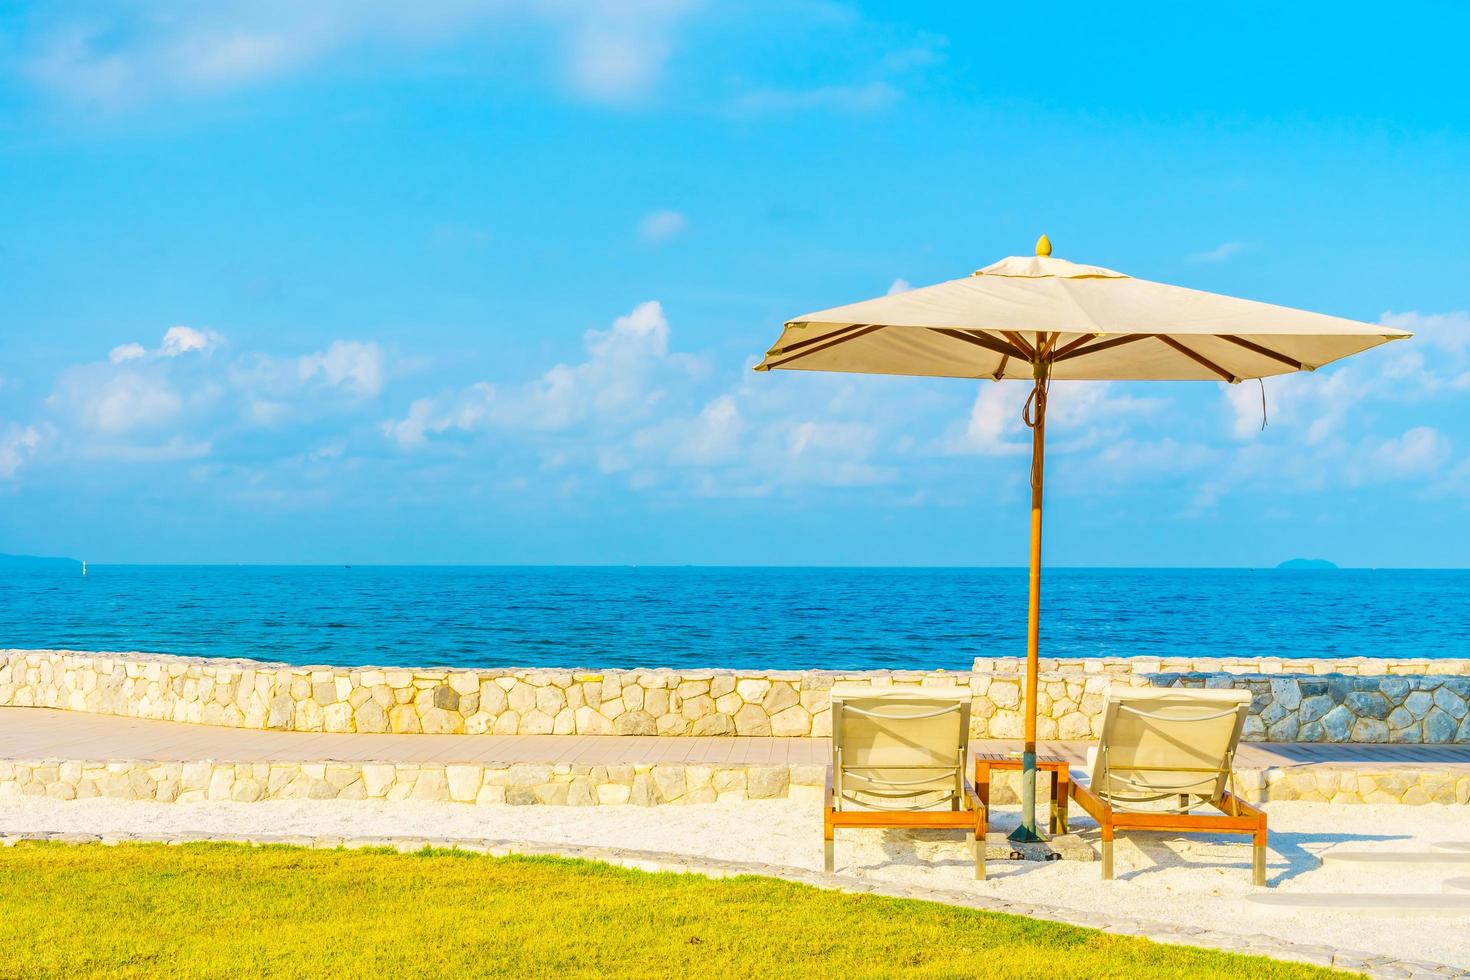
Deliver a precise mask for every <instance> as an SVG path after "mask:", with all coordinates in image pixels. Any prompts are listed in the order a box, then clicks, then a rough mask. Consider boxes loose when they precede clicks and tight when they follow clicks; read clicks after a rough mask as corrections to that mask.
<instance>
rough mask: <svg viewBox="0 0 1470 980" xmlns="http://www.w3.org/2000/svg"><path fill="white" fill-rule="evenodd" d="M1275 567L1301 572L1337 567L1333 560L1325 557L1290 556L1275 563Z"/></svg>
mask: <svg viewBox="0 0 1470 980" xmlns="http://www.w3.org/2000/svg"><path fill="white" fill-rule="evenodd" d="M1276 567H1277V568H1284V569H1286V570H1287V571H1292V572H1301V571H1313V572H1316V571H1323V570H1330V569H1335V568H1336V567H1337V565H1336V563H1334V562H1330V561H1328V560H1327V559H1326V558H1291V559H1288V560H1286V561H1284V562H1282V563H1281V564H1279V565H1277V566H1276Z"/></svg>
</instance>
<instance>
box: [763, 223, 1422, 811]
mask: <svg viewBox="0 0 1470 980" xmlns="http://www.w3.org/2000/svg"><path fill="white" fill-rule="evenodd" d="M1408 336H1410V334H1409V333H1408V332H1406V331H1403V330H1395V329H1393V328H1392V327H1385V326H1382V325H1380V324H1371V323H1359V322H1357V321H1355V320H1344V319H1340V318H1338V317H1333V316H1323V315H1322V314H1319V313H1308V312H1305V311H1303V310H1294V309H1290V308H1288V307H1284V306H1272V305H1270V304H1269V303H1257V302H1253V301H1251V300H1246V299H1234V298H1232V297H1229V296H1219V295H1216V294H1214V293H1206V292H1201V291H1199V290H1196V289H1184V288H1182V287H1179V286H1168V285H1165V284H1163V283H1157V282H1150V281H1148V280H1147V279H1134V278H1133V277H1132V276H1129V275H1125V274H1124V273H1121V272H1114V271H1113V270H1111V269H1103V268H1100V267H1098V266H1093V265H1078V264H1076V263H1073V262H1066V261H1063V260H1062V259H1055V258H1052V257H1051V243H1050V242H1049V241H1047V239H1046V236H1045V235H1043V236H1042V237H1041V240H1040V241H1038V242H1037V243H1036V255H1035V256H1031V257H1017V256H1012V257H1010V258H1007V259H1001V260H1000V261H999V262H997V263H995V264H994V265H988V266H986V267H985V268H983V269H980V270H978V271H977V272H975V273H974V274H973V275H970V276H966V277H965V278H963V279H954V280H951V281H949V282H942V283H940V284H938V285H937V286H928V287H925V288H922V289H915V290H911V291H909V292H904V293H898V294H896V295H892V296H882V297H879V298H877V299H870V300H866V301H864V302H861V303H852V304H850V305H848V306H837V307H833V308H832V309H830V310H820V311H818V312H816V313H807V314H805V315H804V316H799V317H796V318H795V319H792V320H790V321H788V322H787V323H786V327H785V329H784V330H783V331H782V332H781V339H780V340H778V341H776V345H775V346H774V347H772V348H771V349H770V350H769V351H768V352H767V353H766V356H765V359H764V360H762V361H761V363H760V364H758V365H756V368H755V369H756V370H757V371H770V370H772V369H789V370H793V371H843V372H855V373H860V374H903V375H917V376H922V377H941V378H988V379H990V380H993V381H1004V380H1007V379H1018V380H1028V381H1031V382H1032V391H1031V396H1030V397H1029V398H1028V399H1027V402H1026V409H1025V411H1024V418H1025V421H1026V424H1027V425H1028V426H1029V427H1030V428H1031V430H1032V442H1031V562H1030V566H1031V567H1030V589H1029V602H1028V609H1027V623H1026V714H1025V716H1024V721H1025V731H1024V738H1025V750H1024V752H1023V753H1022V754H1023V758H1024V767H1023V777H1022V784H1021V785H1022V810H1021V821H1022V823H1021V827H1020V828H1018V829H1017V831H1016V832H1015V833H1014V834H1012V835H1011V836H1012V839H1015V840H1038V839H1040V835H1039V834H1038V833H1037V831H1036V809H1035V801H1036V699H1037V684H1038V679H1037V649H1038V646H1039V637H1040V609H1041V509H1042V470H1043V459H1044V456H1045V446H1046V435H1045V432H1046V399H1047V390H1048V386H1049V384H1050V382H1051V381H1052V380H1062V381H1066V380H1093V381H1227V382H1230V383H1231V384H1236V383H1239V382H1241V381H1244V380H1246V379H1248V378H1265V377H1270V376H1272V375H1278V374H1289V373H1291V372H1293V371H1312V370H1315V369H1317V368H1319V367H1321V366H1322V365H1323V364H1327V363H1329V362H1331V361H1335V360H1337V359H1339V358H1342V357H1347V356H1348V355H1350V354H1356V353H1358V352H1359V351H1364V350H1367V349H1368V348H1370V347H1376V346H1378V345H1379V344H1381V343H1384V342H1385V341H1389V340H1398V339H1400V338H1404V337H1408Z"/></svg>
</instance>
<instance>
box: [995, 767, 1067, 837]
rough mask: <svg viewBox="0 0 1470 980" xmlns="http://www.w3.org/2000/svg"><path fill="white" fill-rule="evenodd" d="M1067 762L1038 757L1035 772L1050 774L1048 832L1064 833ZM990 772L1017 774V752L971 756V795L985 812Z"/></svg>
mask: <svg viewBox="0 0 1470 980" xmlns="http://www.w3.org/2000/svg"><path fill="white" fill-rule="evenodd" d="M1067 765H1068V763H1067V761H1066V760H1065V759H1058V758H1057V757H1056V756H1050V755H1038V756H1037V757H1036V769H1037V771H1038V772H1049V773H1051V832H1052V833H1053V834H1065V833H1066V832H1067V796H1068V786H1067V783H1068V780H1069V777H1068V771H1067ZM992 770H1013V771H1017V772H1019V771H1020V770H1021V753H1019V752H980V753H976V755H975V795H977V796H979V797H980V802H981V803H984V804H985V806H986V807H987V808H988V807H989V806H990V773H991V771H992Z"/></svg>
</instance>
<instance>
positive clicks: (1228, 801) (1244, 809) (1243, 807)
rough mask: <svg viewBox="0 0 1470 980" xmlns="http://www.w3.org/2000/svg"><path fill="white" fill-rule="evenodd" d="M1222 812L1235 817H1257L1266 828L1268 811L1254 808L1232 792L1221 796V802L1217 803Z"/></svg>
mask: <svg viewBox="0 0 1470 980" xmlns="http://www.w3.org/2000/svg"><path fill="white" fill-rule="evenodd" d="M1215 806H1217V807H1218V808H1219V809H1220V811H1221V812H1223V813H1228V814H1230V815H1231V816H1233V817H1255V818H1256V819H1257V820H1259V821H1260V824H1261V826H1262V827H1264V826H1266V811H1265V810H1262V809H1261V808H1260V807H1258V806H1253V805H1251V804H1249V803H1247V802H1246V801H1245V800H1242V799H1241V798H1240V797H1238V796H1236V795H1235V794H1234V793H1231V792H1228V791H1227V792H1224V793H1221V794H1220V802H1218V803H1216V804H1215Z"/></svg>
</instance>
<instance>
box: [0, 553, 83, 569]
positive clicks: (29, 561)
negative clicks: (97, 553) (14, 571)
mask: <svg viewBox="0 0 1470 980" xmlns="http://www.w3.org/2000/svg"><path fill="white" fill-rule="evenodd" d="M81 567H82V563H81V562H80V561H78V560H77V559H75V558H43V557H41V556H39V555H0V568H81Z"/></svg>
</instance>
